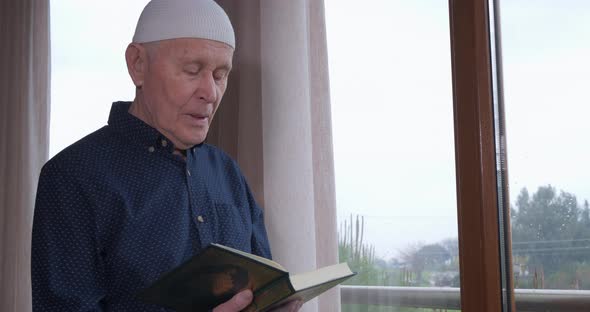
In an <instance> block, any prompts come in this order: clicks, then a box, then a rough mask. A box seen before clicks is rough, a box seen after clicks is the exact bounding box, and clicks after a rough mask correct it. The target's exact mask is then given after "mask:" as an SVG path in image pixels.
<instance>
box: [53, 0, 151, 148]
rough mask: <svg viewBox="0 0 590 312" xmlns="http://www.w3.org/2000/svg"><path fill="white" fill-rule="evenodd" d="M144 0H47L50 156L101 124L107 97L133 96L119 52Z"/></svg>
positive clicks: (108, 101) (107, 107)
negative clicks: (49, 7)
mask: <svg viewBox="0 0 590 312" xmlns="http://www.w3.org/2000/svg"><path fill="white" fill-rule="evenodd" d="M147 2H148V1H147V0H133V1H123V2H121V1H91V2H88V1H75V0H61V1H51V124H50V140H49V142H50V146H49V156H50V157H53V156H54V155H55V154H57V153H58V152H59V151H61V150H62V149H64V148H65V147H66V146H68V145H70V144H72V143H73V142H75V141H77V140H79V139H81V138H82V137H84V136H85V135H87V134H89V133H91V132H92V131H94V130H96V129H98V128H100V127H102V126H103V125H106V123H107V119H108V114H109V110H110V107H111V103H112V102H113V101H117V100H128V101H130V100H133V97H134V87H133V84H132V82H131V79H130V78H129V75H128V74H127V68H126V67H125V55H124V52H125V48H126V47H127V44H128V43H129V42H131V37H130V36H132V34H133V31H134V29H135V23H136V21H137V18H138V17H139V14H140V13H141V9H142V8H143V7H144V5H145V4H146V3H147ZM114 7H116V8H117V9H113V8H114ZM105 16H109V18H110V19H112V20H116V21H117V22H116V23H112V24H110V23H109V22H108V20H105ZM121 25H124V27H121Z"/></svg>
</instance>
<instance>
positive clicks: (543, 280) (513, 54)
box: [500, 0, 590, 305]
mask: <svg viewBox="0 0 590 312" xmlns="http://www.w3.org/2000/svg"><path fill="white" fill-rule="evenodd" d="M500 5H501V10H500V11H501V26H502V49H503V62H504V66H503V68H504V75H503V76H504V99H505V105H504V106H505V112H506V117H505V119H506V139H507V157H508V182H509V189H510V203H511V223H512V253H513V265H514V285H515V288H529V289H531V288H537V289H541V288H544V289H565V290H576V289H586V290H588V289H590V261H589V259H590V215H589V214H590V211H589V204H588V202H589V201H590V186H589V184H588V181H589V180H588V179H589V177H590V165H588V159H590V144H588V135H589V134H590V122H589V117H590V110H589V109H588V104H587V99H588V94H587V93H588V90H589V88H590V75H589V74H588V73H590V59H589V57H588V56H589V55H590V40H588V38H590V2H587V1H573V0H568V1H546V0H544V1H524V0H516V1H502V2H500ZM517 305H518V296H517Z"/></svg>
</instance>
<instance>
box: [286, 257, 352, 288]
mask: <svg viewBox="0 0 590 312" xmlns="http://www.w3.org/2000/svg"><path fill="white" fill-rule="evenodd" d="M353 274H354V273H352V271H350V268H349V267H348V264H346V262H343V263H340V264H335V265H331V266H327V267H323V268H321V269H319V270H315V271H311V272H306V273H302V274H296V275H292V276H291V277H290V279H291V285H293V288H295V291H299V290H302V289H306V288H309V287H312V286H315V285H319V284H322V283H325V282H329V281H332V280H336V279H339V278H342V277H345V276H351V275H353Z"/></svg>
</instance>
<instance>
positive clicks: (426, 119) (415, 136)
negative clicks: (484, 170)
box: [325, 0, 460, 311]
mask: <svg viewBox="0 0 590 312" xmlns="http://www.w3.org/2000/svg"><path fill="white" fill-rule="evenodd" d="M325 6H326V26H327V35H328V57H329V66H330V91H331V103H332V104H331V105H332V122H333V138H334V161H335V172H336V199H337V209H338V222H339V252H340V260H341V261H347V262H348V263H349V264H350V265H351V266H352V268H353V270H356V271H358V272H359V274H358V275H357V276H356V277H355V278H354V279H352V280H350V281H348V282H347V284H349V285H355V286H407V287H454V288H455V289H457V287H459V284H460V277H459V256H458V241H457V236H458V235H457V208H456V207H457V203H456V196H455V194H456V190H455V158H454V140H453V104H452V84H451V76H452V75H451V56H450V40H449V17H448V16H449V15H448V4H447V2H446V1H428V2H424V1H418V2H417V1H379V0H372V1H365V2H363V5H359V2H358V1H340V0H338V1H336V0H332V1H330V0H326V1H325ZM352 20H354V22H352ZM408 30H411V31H408ZM359 289H360V288H359ZM455 293H456V294H457V298H458V291H457V290H456V291H455ZM344 297H345V298H344V302H353V301H354V302H356V301H357V300H356V299H354V298H351V299H350V300H349V299H348V297H347V296H344ZM368 300H369V301H372V300H377V298H371V297H369V298H368ZM402 300H408V298H405V299H402ZM371 303H377V302H371ZM423 304H424V307H427V306H428V303H424V302H423ZM367 308H368V307H367V306H366V305H359V304H345V305H344V306H343V311H365V310H364V309H367ZM375 309H376V308H375ZM411 310H412V311H418V309H411ZM371 311H373V310H371ZM375 311H378V310H375ZM379 311H381V310H379ZM387 311H397V310H387ZM400 311H401V310H400ZM403 311H410V310H408V309H405V310H403Z"/></svg>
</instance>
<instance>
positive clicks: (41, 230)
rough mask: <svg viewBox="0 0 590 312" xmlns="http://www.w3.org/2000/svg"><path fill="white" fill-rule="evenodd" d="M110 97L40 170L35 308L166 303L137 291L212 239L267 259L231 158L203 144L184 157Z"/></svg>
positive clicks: (255, 212) (258, 218) (262, 234)
mask: <svg viewBox="0 0 590 312" xmlns="http://www.w3.org/2000/svg"><path fill="white" fill-rule="evenodd" d="M129 106H130V103H129V102H116V103H114V104H113V106H112V108H111V113H110V116H109V122H108V125H107V126H105V127H103V128H101V129H100V130H98V131H96V132H94V133H92V134H90V135H88V136H87V137H85V138H83V139H82V140H80V141H78V142H76V143H74V144H73V145H71V146H70V147H68V148H66V149H65V150H63V151H62V152H61V153H59V154H58V155H56V156H55V157H54V158H52V159H51V160H50V161H48V162H47V164H45V166H44V167H43V170H42V172H41V176H40V178H39V186H38V190H37V199H36V204H35V214H34V221H33V238H32V256H31V270H32V290H33V311H59V312H63V311H131V312H132V311H142V312H143V311H166V310H165V309H162V308H159V307H155V306H150V305H144V304H142V303H140V302H138V301H137V300H136V299H135V295H136V294H137V292H138V291H139V290H140V289H142V288H144V287H146V286H148V285H149V284H151V283H152V282H154V281H155V280H156V279H158V277H159V276H161V275H162V274H163V273H165V272H167V271H169V270H171V269H172V268H174V267H176V266H178V265H179V264H181V263H182V262H184V261H185V260H187V259H188V258H189V257H191V256H192V255H194V254H196V253H198V252H199V251H200V250H201V249H202V248H204V247H205V246H207V245H208V244H210V243H220V244H223V245H227V246H230V247H234V248H237V249H241V250H244V251H247V252H252V253H254V254H258V255H260V256H263V257H267V258H270V257H271V254H270V248H269V244H268V239H267V236H266V230H265V228H264V223H263V215H262V211H261V209H260V208H259V207H258V206H257V205H256V203H255V201H254V199H253V197H252V194H251V192H250V190H249V189H248V186H247V184H246V181H245V179H244V177H243V176H242V174H241V173H240V170H239V168H238V166H237V165H236V163H235V162H234V161H233V160H231V159H230V158H229V157H228V156H227V155H226V154H225V153H223V152H221V151H220V150H219V149H217V148H215V147H213V146H210V145H207V144H201V145H198V146H195V147H193V148H192V149H189V150H187V153H186V160H184V159H182V157H180V156H178V155H175V154H173V150H174V147H173V144H172V142H170V141H169V140H168V139H167V138H165V137H164V136H163V135H161V134H160V133H159V132H158V131H156V130H155V129H153V128H151V127H150V126H148V125H147V124H145V123H143V122H142V121H141V120H139V119H137V118H135V117H134V116H132V115H131V114H129V113H128V110H129Z"/></svg>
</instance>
